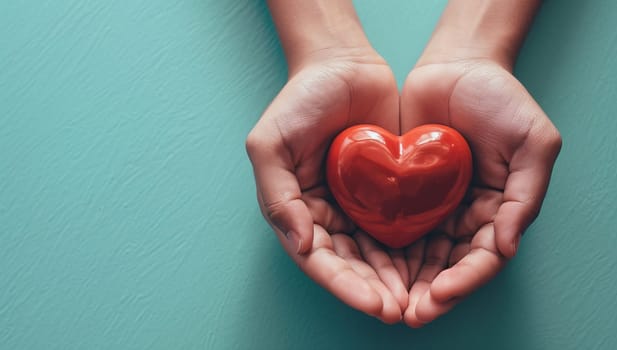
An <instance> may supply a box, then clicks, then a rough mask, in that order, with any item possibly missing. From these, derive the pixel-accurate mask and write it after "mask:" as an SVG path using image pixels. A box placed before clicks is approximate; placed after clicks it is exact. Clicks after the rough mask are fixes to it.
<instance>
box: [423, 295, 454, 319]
mask: <svg viewBox="0 0 617 350" xmlns="http://www.w3.org/2000/svg"><path fill="white" fill-rule="evenodd" d="M456 302H457V299H451V300H449V301H447V302H443V303H441V302H439V301H437V300H435V298H434V297H433V295H432V293H431V292H428V293H426V294H425V295H424V296H423V297H422V298H421V299H420V301H419V302H418V304H417V305H416V310H415V315H416V318H417V319H418V321H419V322H421V323H423V324H427V323H429V322H432V321H434V320H435V319H436V318H438V317H439V316H441V315H443V314H445V313H446V312H448V311H449V310H450V309H452V308H453V307H454V305H456Z"/></svg>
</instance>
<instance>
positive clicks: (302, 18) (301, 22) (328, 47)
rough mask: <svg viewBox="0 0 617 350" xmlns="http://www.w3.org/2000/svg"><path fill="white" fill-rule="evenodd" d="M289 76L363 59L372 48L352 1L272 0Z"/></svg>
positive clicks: (272, 10) (270, 0)
mask: <svg viewBox="0 0 617 350" xmlns="http://www.w3.org/2000/svg"><path fill="white" fill-rule="evenodd" d="M268 5H269V7H270V11H271V13H272V17H273V20H274V23H275V25H276V29H277V32H278V34H279V37H280V39H281V44H282V46H283V50H284V51H285V56H286V58H287V64H288V67H289V71H290V73H292V72H294V71H298V70H299V69H301V68H302V67H304V66H306V65H309V64H312V63H315V62H319V61H324V60H331V59H347V58H350V59H362V57H364V56H366V55H373V54H374V55H377V54H376V53H375V51H374V50H373V49H372V47H371V45H370V43H369V41H368V39H367V38H366V35H365V34H364V30H363V29H362V25H361V24H360V20H359V19H358V17H357V15H356V12H355V10H354V8H353V4H352V3H351V1H350V0H311V1H304V0H269V1H268Z"/></svg>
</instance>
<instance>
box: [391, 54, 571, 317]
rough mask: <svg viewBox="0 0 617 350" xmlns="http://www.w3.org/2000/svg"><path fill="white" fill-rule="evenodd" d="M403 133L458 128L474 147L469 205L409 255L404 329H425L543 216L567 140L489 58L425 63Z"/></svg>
mask: <svg viewBox="0 0 617 350" xmlns="http://www.w3.org/2000/svg"><path fill="white" fill-rule="evenodd" d="M401 98H402V100H401V118H402V119H401V128H402V132H406V131H407V130H409V129H411V128H413V127H415V126H417V125H420V124H426V123H439V124H444V125H448V126H451V127H453V128H455V129H456V130H458V131H459V132H461V134H462V135H463V136H464V137H465V138H466V139H467V141H468V142H469V144H470V147H471V150H472V153H473V157H474V179H473V180H472V183H471V185H470V189H469V193H468V198H467V199H465V200H464V201H463V203H462V204H461V205H460V207H459V208H458V209H457V211H456V212H455V213H454V214H453V215H452V216H451V217H450V218H448V219H447V220H446V222H444V224H443V225H442V226H441V227H440V228H439V230H438V233H435V234H433V235H431V236H429V237H427V238H426V239H424V240H422V241H420V242H417V243H415V244H413V245H412V246H411V247H409V248H408V250H407V257H408V261H409V266H410V271H409V272H410V280H411V282H412V287H411V289H410V292H409V306H408V308H407V310H406V312H405V315H404V318H405V322H406V323H407V324H408V325H410V326H412V327H419V326H421V325H423V324H426V323H428V322H430V321H432V320H433V319H435V318H437V317H438V316H439V315H442V314H444V313H446V312H447V311H448V310H450V309H451V308H452V307H453V306H454V305H455V304H456V303H457V302H459V301H460V300H461V298H463V297H465V296H467V295H469V294H470V293H471V292H472V291H474V290H476V289H477V288H479V287H480V286H481V285H483V284H484V283H486V282H488V281H489V280H490V279H491V278H493V277H494V276H495V275H496V274H497V273H498V272H499V271H500V270H501V269H502V268H503V267H504V265H505V264H506V262H507V260H508V259H509V258H512V257H513V256H514V255H515V253H516V251H517V249H518V244H519V239H520V237H521V235H522V234H523V232H524V231H525V229H526V228H527V227H528V226H529V225H530V224H531V222H532V221H533V220H534V219H535V217H536V216H537V215H538V213H539V211H540V207H541V204H542V200H543V198H544V196H545V193H546V190H547V187H548V183H549V179H550V175H551V171H552V167H553V164H554V162H555V159H556V157H557V154H558V153H559V150H560V147H561V138H560V136H559V133H558V131H557V129H556V128H555V127H554V126H553V124H552V123H551V122H550V120H549V119H548V118H547V116H546V115H545V114H544V112H543V111H542V109H541V108H540V106H539V105H538V104H537V103H536V102H535V101H534V99H533V98H532V97H531V96H530V95H529V93H528V92H527V91H526V89H525V88H524V87H523V85H522V84H521V83H520V82H519V81H518V80H517V79H516V78H515V77H514V76H513V75H512V74H511V73H510V72H509V71H508V70H507V69H506V68H504V67H503V66H502V65H500V64H498V63H496V62H494V61H491V60H487V59H466V60H453V61H446V62H438V63H426V62H425V63H423V64H421V65H419V66H417V67H416V68H415V69H413V70H412V72H411V73H410V74H409V76H408V78H407V80H406V82H405V85H404V89H403V93H402V97H401Z"/></svg>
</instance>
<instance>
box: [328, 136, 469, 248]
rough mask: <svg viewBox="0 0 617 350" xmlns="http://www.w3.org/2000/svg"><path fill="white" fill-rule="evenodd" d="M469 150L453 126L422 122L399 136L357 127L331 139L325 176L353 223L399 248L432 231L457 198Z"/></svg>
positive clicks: (465, 177) (464, 180)
mask: <svg viewBox="0 0 617 350" xmlns="http://www.w3.org/2000/svg"><path fill="white" fill-rule="evenodd" d="M471 172H472V162H471V151H470V150H469V146H468V145H467V142H466V141H465V139H464V138H463V136H461V134H459V133H458V132H457V131H456V130H454V129H452V128H449V127H447V126H444V125H437V124H427V125H422V126H419V127H417V128H415V129H412V130H410V131H409V132H407V133H406V134H405V135H403V136H397V135H393V134H391V133H390V132H388V131H387V130H384V129H382V128H380V127H378V126H374V125H357V126H353V127H351V128H348V129H346V130H344V131H343V132H341V133H340V134H339V135H338V136H337V137H336V138H335V139H334V141H333V142H332V145H331V146H330V151H329V153H328V159H327V180H328V185H329V186H330V190H331V192H332V194H333V195H334V198H335V199H336V201H337V202H338V203H339V205H340V206H341V208H342V209H343V211H344V212H345V213H346V214H347V215H348V216H349V217H350V218H351V220H352V221H354V222H355V223H356V224H357V225H358V227H360V228H361V229H363V230H364V231H366V232H367V233H368V234H370V235H371V236H373V237H374V238H375V239H377V240H378V241H380V242H382V243H384V244H386V245H388V246H390V247H392V248H400V247H404V246H406V245H409V244H410V243H412V242H414V241H415V240H417V239H418V238H420V237H422V236H423V235H425V234H427V233H428V232H430V231H431V230H433V229H434V228H435V227H436V226H437V225H439V223H440V222H442V221H443V220H444V219H445V218H446V217H447V216H448V215H449V214H450V213H452V211H453V210H454V209H456V207H457V206H458V205H459V203H460V201H461V200H462V198H463V196H464V195H465V192H466V191H467V187H468V186H469V182H470V180H471Z"/></svg>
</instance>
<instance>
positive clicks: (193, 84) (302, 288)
mask: <svg viewBox="0 0 617 350" xmlns="http://www.w3.org/2000/svg"><path fill="white" fill-rule="evenodd" d="M356 4H357V8H358V12H359V14H360V17H361V18H362V20H363V23H364V24H365V29H366V31H367V33H368V36H369V37H370V39H371V41H372V42H373V44H374V45H375V47H376V48H377V49H378V50H379V51H380V52H381V53H382V54H383V55H384V56H385V58H386V59H387V60H388V61H389V62H390V63H391V64H392V66H393V69H394V71H395V74H396V76H397V79H398V80H399V82H402V80H403V79H404V77H405V75H406V73H407V71H408V69H409V68H410V67H411V66H412V65H413V64H414V62H415V60H416V58H417V57H418V55H419V54H420V52H421V50H422V47H423V45H424V44H425V43H426V41H427V40H428V37H429V35H430V32H431V30H432V28H433V26H434V24H435V22H436V20H437V18H438V16H439V14H440V12H441V10H442V8H443V6H444V4H445V0H440V1H423V0H413V1H407V0H396V1H395V0H392V1H383V2H379V5H378V2H375V1H370V0H358V1H356ZM615 20H617V2H615V1H612V0H594V1H574V0H572V1H570V0H564V1H547V2H546V3H545V5H544V7H543V9H542V10H541V13H540V14H539V16H538V18H537V21H536V23H535V25H534V27H533V29H532V32H531V34H530V36H529V38H528V40H527V42H526V44H525V47H524V49H523V51H522V54H521V58H520V61H519V64H518V66H517V75H518V77H519V78H520V79H521V80H522V81H523V83H524V84H525V85H526V86H527V87H528V89H529V90H530V91H531V92H532V93H533V94H534V96H535V97H536V98H537V100H538V101H539V102H540V104H541V105H542V106H543V107H544V109H545V110H546V112H547V114H548V115H549V116H551V117H552V119H553V120H554V122H555V124H556V125H557V126H558V128H559V129H560V130H561V132H562V134H563V138H564V148H563V151H562V154H561V156H560V158H559V161H558V164H557V166H556V170H555V175H554V178H553V181H552V183H551V188H550V191H549V194H548V197H547V199H546V202H545V206H544V208H543V211H542V214H541V216H540V218H539V219H538V220H537V222H536V223H535V224H534V226H533V227H532V228H531V229H530V230H529V231H528V233H527V235H526V236H525V238H524V240H523V242H522V244H521V251H520V254H519V255H518V256H517V257H516V258H515V259H514V260H513V261H512V262H511V263H510V265H509V266H508V267H507V268H506V269H505V270H504V271H503V272H502V273H501V274H500V275H499V276H498V278H496V279H495V280H494V281H492V282H491V283H490V284H488V285H487V286H486V287H484V288H483V289H481V290H480V291H479V292H477V293H476V294H475V295H473V296H472V297H470V298H469V299H468V300H466V301H465V302H464V303H462V304H461V305H459V306H458V307H457V308H456V309H455V310H454V311H453V312H451V313H450V314H448V315H447V316H445V317H443V318H442V319H439V320H438V321H436V322H435V323H433V324H431V325H429V326H427V327H425V328H423V329H420V330H412V329H408V328H406V327H404V326H402V325H399V326H386V325H383V324H381V323H379V322H378V321H376V320H374V319H371V318H369V317H367V316H364V315H362V314H360V313H358V312H356V311H353V310H351V309H349V308H348V307H346V306H345V305H343V304H341V303H340V302H338V301H337V300H336V299H334V298H333V297H331V296H330V295H329V294H328V293H326V292H325V291H323V290H322V289H321V288H319V287H318V286H316V285H315V284H314V283H312V282H311V281H310V280H309V279H308V278H307V277H305V276H304V275H303V274H302V273H300V272H299V270H298V269H297V268H296V267H295V265H294V264H293V263H292V262H290V260H289V259H288V258H287V257H286V255H285V254H284V253H283V252H282V250H281V249H280V248H279V246H278V243H277V241H276V240H275V238H274V235H273V234H272V233H271V232H270V230H269V228H268V226H267V225H266V223H265V222H264V221H263V219H262V218H261V216H260V213H259V210H258V207H257V205H256V201H255V198H254V184H253V179H252V173H251V168H250V165H249V162H248V160H247V158H246V156H245V152H244V137H245V135H246V134H247V133H248V131H249V130H250V128H251V127H252V125H253V124H254V123H255V121H256V120H257V118H258V117H259V115H260V113H261V111H262V110H263V109H264V108H265V107H266V105H267V104H268V103H269V101H270V100H271V98H272V97H273V96H274V95H275V94H276V93H277V91H278V90H279V89H280V88H281V86H282V85H283V84H284V82H285V75H286V72H285V62H284V59H283V56H282V53H281V50H280V47H279V44H278V40H277V38H276V34H275V32H274V30H273V26H272V23H271V20H270V18H269V15H268V12H267V9H266V8H265V6H264V4H263V1H255V0H236V1H216V0H184V1H180V0H147V1H146V0H128V1H83V0H63V1H48V0H45V1H2V2H1V3H0V165H1V168H0V349H2V350H4V349H284V348H294V349H327V348H337V349H345V348H354V349H371V348H376V347H378V346H379V347H380V348H382V347H383V348H387V347H392V348H403V347H406V348H414V349H452V348H456V349H489V348H491V349H497V348H501V349H576V348H579V349H580V348H585V349H615V348H617V334H616V333H615V332H614V330H615V327H616V325H617V298H616V292H615V291H616V290H617V254H616V253H615V247H616V246H617V215H615V211H616V210H617V209H616V204H615V200H616V199H617V184H616V181H615V179H616V178H617V175H616V172H617V170H616V165H617V151H616V148H617V147H616V146H615V133H617V117H616V115H615V112H616V110H617V68H616V67H617V32H616V31H615V25H614V23H615Z"/></svg>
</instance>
